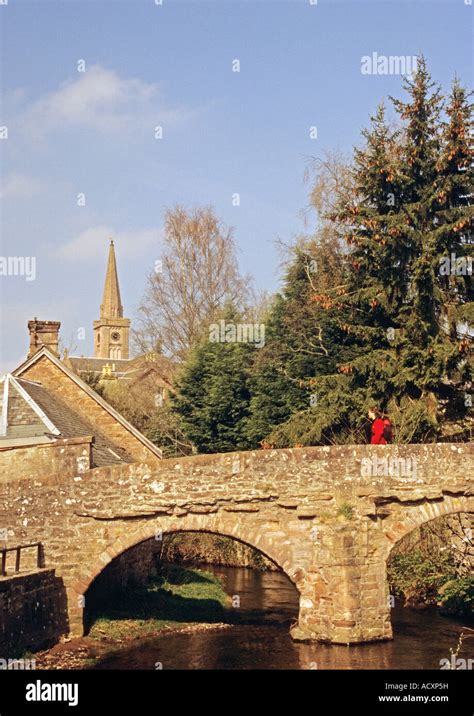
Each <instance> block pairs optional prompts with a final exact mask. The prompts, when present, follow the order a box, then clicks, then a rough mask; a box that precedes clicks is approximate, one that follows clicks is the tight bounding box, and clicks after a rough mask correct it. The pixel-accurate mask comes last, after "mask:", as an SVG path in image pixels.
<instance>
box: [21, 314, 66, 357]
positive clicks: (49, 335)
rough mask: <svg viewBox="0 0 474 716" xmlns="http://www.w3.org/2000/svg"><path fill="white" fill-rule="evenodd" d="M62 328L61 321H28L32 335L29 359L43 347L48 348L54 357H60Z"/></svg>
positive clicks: (35, 319)
mask: <svg viewBox="0 0 474 716" xmlns="http://www.w3.org/2000/svg"><path fill="white" fill-rule="evenodd" d="M60 326H61V321H38V319H37V318H34V319H33V320H32V321H28V331H29V333H30V347H29V350H28V358H30V357H31V356H32V355H34V354H35V353H37V351H39V350H40V349H41V348H42V347H43V346H45V347H46V348H48V349H49V350H50V351H51V352H52V353H54V355H56V356H57V355H59V353H58V343H59V328H60Z"/></svg>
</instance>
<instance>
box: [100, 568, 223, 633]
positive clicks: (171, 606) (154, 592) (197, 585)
mask: <svg viewBox="0 0 474 716" xmlns="http://www.w3.org/2000/svg"><path fill="white" fill-rule="evenodd" d="M228 601H229V597H228V596H227V594H226V593H225V591H224V588H223V586H222V583H221V581H220V580H219V579H218V578H217V577H216V576H214V575H213V574H211V573H210V572H206V571H204V570H201V569H197V568H183V567H180V566H177V565H168V566H166V567H164V568H163V571H162V573H161V574H160V575H159V576H158V577H155V578H154V579H153V581H151V582H149V583H148V584H146V585H139V586H136V587H132V588H128V589H127V590H126V591H124V592H122V593H121V594H120V595H117V599H116V601H115V603H114V604H111V605H110V606H107V608H106V609H104V607H103V606H102V607H101V608H99V609H97V610H96V611H95V612H92V613H91V615H90V629H89V637H91V638H93V639H99V640H100V639H133V638H139V637H140V638H143V637H146V636H151V635H153V634H156V633H158V632H161V631H163V630H170V629H172V628H174V627H176V628H178V627H181V626H185V625H191V624H199V623H203V622H205V623H210V624H213V623H218V622H222V621H223V619H224V610H225V606H226V604H227V603H228Z"/></svg>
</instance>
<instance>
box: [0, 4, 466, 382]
mask: <svg viewBox="0 0 474 716" xmlns="http://www.w3.org/2000/svg"><path fill="white" fill-rule="evenodd" d="M472 18H473V6H472V5H469V4H466V2H465V0H427V1H420V0H398V1H394V2H392V1H391V0H376V1H375V2H368V1H366V0H344V1H343V0H341V1H339V0H318V2H317V3H316V4H311V0H301V1H299V0H292V1H291V2H286V1H284V0H276V1H274V0H262V1H260V2H256V1H253V0H247V1H246V2H238V1H234V0H228V1H227V2H226V1H225V0H218V2H217V1H216V2H205V1H204V2H203V1H201V0H194V1H192V2H188V1H186V0H163V4H162V5H159V4H155V2H154V0H133V2H128V1H122V0H117V1H116V0H109V1H108V2H100V1H97V0H93V1H92V0H91V1H86V0H77V1H76V0H63V1H62V2H55V1H54V0H41V1H40V2H26V1H25V2H23V1H21V0H9V2H8V4H7V5H0V33H1V34H0V39H1V65H2V74H1V77H0V82H1V85H0V89H1V100H2V103H1V108H0V126H7V127H8V138H7V139H2V140H0V152H1V173H0V230H1V251H0V255H1V256H34V257H36V278H35V280H34V281H26V280H25V278H24V277H21V276H4V277H0V298H1V307H0V319H1V323H0V372H3V371H4V370H9V369H12V368H13V367H14V366H15V365H16V364H18V363H19V362H20V361H21V360H22V359H23V358H24V357H25V354H26V350H27V342H28V341H27V330H26V323H27V321H28V319H30V318H32V317H33V316H37V317H38V318H42V319H49V320H61V321H62V329H61V330H62V335H63V339H64V341H65V342H66V343H68V342H69V341H70V340H71V339H72V340H73V342H74V343H75V344H76V346H77V350H76V353H77V354H84V355H89V354H90V353H91V349H92V342H91V338H92V321H93V320H94V319H95V318H98V312H99V304H100V299H101V292H102V283H103V277H104V272H105V263H106V254H107V245H108V239H109V237H110V236H112V237H113V238H114V239H115V242H116V250H117V258H118V265H119V276H120V281H121V288H122V300H123V303H124V306H125V313H126V315H127V316H128V317H130V318H132V319H133V317H134V315H135V311H136V307H137V305H138V303H139V301H140V298H141V296H142V294H143V290H144V285H145V275H146V274H147V273H148V272H149V271H150V270H151V269H152V268H153V265H154V262H155V260H156V259H158V258H159V256H160V245H161V236H162V224H163V215H164V211H165V208H166V207H169V206H173V205H174V204H176V203H180V204H183V205H185V206H189V207H192V206H196V205H199V204H206V205H207V204H211V205H213V206H214V208H215V210H216V212H217V213H218V214H219V216H220V217H221V218H222V219H223V221H224V222H226V223H227V224H228V225H231V226H233V227H234V231H235V240H236V243H237V246H238V252H239V253H238V255H239V262H240V265H241V269H242V271H243V272H245V273H247V272H248V273H250V274H252V275H253V276H254V278H255V282H256V285H257V287H259V288H262V289H266V290H269V291H273V290H276V289H277V288H278V286H279V281H280V269H279V260H280V258H279V255H278V253H277V251H276V247H275V240H276V239H277V238H281V239H283V240H285V241H290V240H291V238H292V237H293V236H294V235H296V234H299V233H301V232H302V231H303V230H304V225H303V220H302V210H303V209H304V208H305V207H306V205H307V195H308V185H307V184H305V182H304V170H305V168H306V167H307V164H308V161H309V158H310V157H311V156H318V155H321V154H322V153H323V152H324V151H325V150H327V149H339V150H341V151H343V152H350V151H351V147H352V146H353V145H354V143H356V142H357V141H358V138H359V134H360V130H361V129H362V128H363V127H364V126H365V125H366V124H367V121H368V117H369V115H370V113H371V112H372V111H373V110H374V108H375V106H376V105H377V103H378V102H379V101H380V99H382V97H384V96H385V97H386V96H387V95H390V94H392V95H397V96H400V95H401V93H402V90H401V77H400V76H397V75H395V76H390V75H389V76H387V75H384V76H377V75H363V74H362V73H361V58H362V57H363V56H364V55H371V54H372V53H373V52H377V53H378V54H379V55H387V56H389V55H397V56H405V55H408V56H412V55H417V54H419V53H420V52H423V53H424V54H425V56H426V58H427V60H428V63H429V67H430V70H431V72H432V74H433V77H434V78H435V79H436V80H437V81H439V82H440V83H441V84H442V86H443V88H445V89H446V88H449V85H450V83H451V80H452V78H453V76H454V74H455V73H457V74H458V75H459V76H460V78H461V80H462V81H463V82H464V84H466V85H468V86H469V85H472V65H471V56H472ZM235 59H238V60H239V61H240V72H233V71H232V62H233V60H235ZM80 60H83V61H84V63H85V72H78V62H79V61H80ZM157 125H160V126H162V127H163V138H162V139H155V136H154V132H155V127H156V126H157ZM311 126H316V127H317V133H318V138H317V139H311V138H310V127H311ZM80 193H84V194H85V206H78V203H77V197H78V194H80ZM235 193H238V194H240V206H234V205H233V202H232V197H233V195H234V194H235ZM82 327H84V328H85V329H86V338H85V340H82V341H80V340H79V341H78V340H77V331H78V329H80V328H82Z"/></svg>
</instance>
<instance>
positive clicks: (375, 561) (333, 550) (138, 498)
mask: <svg viewBox="0 0 474 716" xmlns="http://www.w3.org/2000/svg"><path fill="white" fill-rule="evenodd" d="M472 475H474V443H464V444H459V443H458V444H430V445H403V446H370V445H369V446H368V445H365V446H331V447H311V448H298V449H285V450H261V451H255V452H240V453H227V454H218V455H199V456H193V457H187V458H180V459H168V460H162V461H161V462H160V463H159V464H158V465H157V464H153V465H151V464H140V463H135V464H131V465H125V466H123V465H121V466H117V467H115V466H113V467H108V468H99V469H95V470H91V471H87V472H83V473H78V474H76V475H75V476H71V477H68V478H66V477H64V476H61V475H51V476H50V477H49V478H48V479H44V478H36V479H31V478H26V477H25V478H23V479H18V480H15V481H12V480H8V481H6V480H3V481H2V478H1V476H0V495H1V497H0V526H2V527H4V528H5V527H7V528H8V530H9V533H8V539H9V541H11V543H12V544H15V543H16V544H18V543H25V542H34V541H36V540H40V541H42V542H43V543H44V545H45V557H46V567H48V568H50V569H55V570H56V575H57V576H58V577H60V578H61V579H62V580H63V584H64V588H65V593H66V595H67V612H68V620H69V629H70V632H71V634H74V635H78V634H82V633H83V607H84V597H85V598H86V599H87V590H88V588H89V586H90V585H91V583H92V582H93V580H94V579H95V578H96V577H97V575H98V574H99V573H100V572H101V571H102V570H103V569H104V567H105V566H106V565H107V564H109V563H110V562H111V561H112V560H114V559H115V558H116V557H117V556H118V555H121V554H122V553H123V552H124V551H125V550H127V549H129V548H130V547H132V546H133V545H136V544H138V543H140V542H142V541H144V540H146V539H150V538H153V537H155V539H160V536H161V535H162V534H164V533H168V532H174V531H205V532H212V533H215V534H218V535H228V536H230V537H233V538H235V539H237V540H240V541H241V542H244V543H246V544H248V545H251V546H253V547H256V548H257V549H258V550H260V551H261V552H262V553H264V554H265V555H267V556H268V557H269V558H271V559H272V560H273V561H274V562H275V563H276V564H277V565H278V566H279V567H280V568H281V569H282V570H283V571H284V572H285V573H286V574H287V575H288V577H289V578H290V579H291V580H292V582H293V583H294V585H295V586H296V588H297V589H298V591H299V594H300V610H299V620H298V624H297V625H295V626H294V627H293V629H292V635H293V637H294V638H296V639H315V640H324V641H329V642H334V643H344V644H351V643H357V642H364V641H372V640H378V639H388V638H390V637H391V636H392V628H391V622H390V599H389V590H388V585H387V579H386V562H387V558H388V556H389V554H390V551H391V549H392V547H393V546H394V545H395V544H396V543H397V542H398V541H399V540H400V539H402V538H403V537H404V536H405V535H406V534H408V533H409V532H410V531H412V530H413V529H415V528H416V527H419V526H420V525H422V524H424V523H426V522H428V521H430V520H433V519H435V518H437V517H440V516H441V515H448V514H452V513H456V512H473V511H474V496H473V484H472Z"/></svg>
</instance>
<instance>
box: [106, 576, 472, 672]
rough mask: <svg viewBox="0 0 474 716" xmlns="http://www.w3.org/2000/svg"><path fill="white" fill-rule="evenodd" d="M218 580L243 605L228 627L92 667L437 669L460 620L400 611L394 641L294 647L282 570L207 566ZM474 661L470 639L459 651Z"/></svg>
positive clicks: (294, 608)
mask: <svg viewBox="0 0 474 716" xmlns="http://www.w3.org/2000/svg"><path fill="white" fill-rule="evenodd" d="M205 569H206V570H208V571H212V572H213V573H214V574H216V575H219V576H220V577H221V578H222V579H223V582H224V586H225V590H226V592H227V593H228V594H229V595H230V596H234V595H237V596H238V597H239V598H240V607H238V608H229V610H228V617H227V621H228V622H229V623H231V624H232V625H233V626H232V627H231V628H229V629H223V630H220V631H209V632H197V633H195V634H166V635H163V636H160V637H158V638H156V639H153V640H149V641H146V642H142V643H141V644H140V645H139V646H133V647H130V648H127V649H124V650H123V651H121V652H120V653H118V654H116V655H111V656H108V657H106V658H104V659H102V661H101V662H100V663H99V664H98V665H97V666H96V667H95V668H97V669H155V668H156V667H155V664H156V663H157V662H160V663H161V664H162V665H163V669H315V668H317V669H439V668H440V659H444V658H448V659H449V658H450V649H456V646H457V643H458V638H459V634H460V633H461V631H462V626H463V622H462V621H460V620H457V619H448V618H446V617H442V616H440V615H439V614H438V612H437V611H436V610H432V609H422V610H419V609H408V608H403V607H397V608H396V609H394V613H393V626H394V633H395V638H394V639H393V641H387V642H379V643H374V644H361V645H359V646H351V647H347V646H335V645H329V644H315V643H311V644H304V643H297V642H294V641H293V640H292V639H291V637H290V636H289V627H290V625H291V623H292V622H294V621H295V620H296V617H297V614H298V594H297V592H296V590H295V588H294V586H293V585H292V584H291V582H290V581H289V580H288V578H287V577H286V576H285V575H284V574H282V573H281V572H255V571H253V570H251V569H244V568H238V567H217V566H211V565H205ZM459 656H460V657H462V658H464V659H469V658H471V659H472V658H474V639H473V638H471V639H466V641H465V642H464V644H463V647H462V651H461V652H460V654H459Z"/></svg>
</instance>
